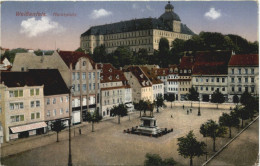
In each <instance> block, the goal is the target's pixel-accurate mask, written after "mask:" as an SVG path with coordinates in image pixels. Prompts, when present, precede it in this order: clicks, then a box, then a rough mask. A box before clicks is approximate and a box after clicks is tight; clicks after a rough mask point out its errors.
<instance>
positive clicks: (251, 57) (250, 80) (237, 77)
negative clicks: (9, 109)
mask: <svg viewBox="0 0 260 166" xmlns="http://www.w3.org/2000/svg"><path fill="white" fill-rule="evenodd" d="M258 60H259V57H258V54H247V55H232V56H231V58H230V61H229V64H228V94H229V97H228V98H229V101H230V102H232V101H233V96H234V95H238V96H239V97H240V96H241V95H242V94H243V93H244V92H245V91H248V92H249V93H251V95H253V96H258V95H259V89H258V88H259V72H258V70H259V62H258Z"/></svg>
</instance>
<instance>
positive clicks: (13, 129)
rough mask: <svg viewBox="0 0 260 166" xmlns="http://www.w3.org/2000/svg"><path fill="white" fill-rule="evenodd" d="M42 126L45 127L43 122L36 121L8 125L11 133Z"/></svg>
mask: <svg viewBox="0 0 260 166" xmlns="http://www.w3.org/2000/svg"><path fill="white" fill-rule="evenodd" d="M43 127H47V125H46V123H45V122H38V123H33V124H28V125H22V126H16V127H10V129H11V130H12V132H13V133H19V132H23V131H29V130H35V129H39V128H43Z"/></svg>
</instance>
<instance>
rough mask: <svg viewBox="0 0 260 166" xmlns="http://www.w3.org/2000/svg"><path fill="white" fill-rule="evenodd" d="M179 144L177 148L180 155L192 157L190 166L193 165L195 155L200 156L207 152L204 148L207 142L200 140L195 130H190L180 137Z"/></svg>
mask: <svg viewBox="0 0 260 166" xmlns="http://www.w3.org/2000/svg"><path fill="white" fill-rule="evenodd" d="M177 145H178V146H179V147H178V149H177V151H178V152H179V155H181V156H183V157H184V158H189V159H190V166H192V165H193V164H192V159H193V158H194V157H199V156H202V155H203V154H205V152H204V149H205V147H206V144H205V143H204V142H198V141H197V140H196V137H195V136H194V134H193V131H190V132H189V133H188V134H187V135H186V137H180V138H178V143H177Z"/></svg>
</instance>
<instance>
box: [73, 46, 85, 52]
mask: <svg viewBox="0 0 260 166" xmlns="http://www.w3.org/2000/svg"><path fill="white" fill-rule="evenodd" d="M75 51H76V52H83V53H85V51H84V50H83V49H82V48H81V47H79V48H77V49H76V50H75Z"/></svg>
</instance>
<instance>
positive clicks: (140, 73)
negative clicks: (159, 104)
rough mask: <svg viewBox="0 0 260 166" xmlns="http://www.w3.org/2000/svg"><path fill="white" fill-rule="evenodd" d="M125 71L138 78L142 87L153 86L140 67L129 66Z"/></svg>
mask: <svg viewBox="0 0 260 166" xmlns="http://www.w3.org/2000/svg"><path fill="white" fill-rule="evenodd" d="M125 71H126V72H131V73H132V74H133V75H134V76H135V77H136V78H137V80H138V82H139V84H140V85H141V86H142V87H150V86H152V83H151V82H150V80H149V79H148V77H146V75H145V74H144V73H143V71H142V70H141V68H140V67H139V66H129V67H128V68H127V69H126V70H125Z"/></svg>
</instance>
